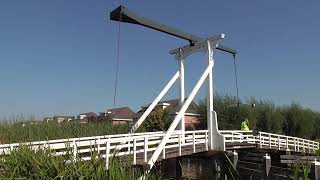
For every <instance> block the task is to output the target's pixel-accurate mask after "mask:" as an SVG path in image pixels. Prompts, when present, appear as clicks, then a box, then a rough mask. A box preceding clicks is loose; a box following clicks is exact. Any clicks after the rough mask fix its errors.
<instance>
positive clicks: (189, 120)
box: [134, 99, 200, 129]
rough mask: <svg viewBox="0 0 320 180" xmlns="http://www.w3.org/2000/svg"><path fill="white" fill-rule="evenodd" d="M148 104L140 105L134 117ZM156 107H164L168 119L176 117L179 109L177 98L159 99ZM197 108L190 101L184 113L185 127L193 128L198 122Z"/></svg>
mask: <svg viewBox="0 0 320 180" xmlns="http://www.w3.org/2000/svg"><path fill="white" fill-rule="evenodd" d="M149 106H150V104H149V105H146V106H142V107H141V109H140V110H139V111H138V112H137V113H136V115H135V118H134V119H135V120H138V119H139V118H140V117H141V116H142V114H143V113H144V112H145V111H146V110H147V108H148V107H149ZM156 108H161V109H166V110H167V111H168V115H169V118H168V121H172V120H173V119H174V118H175V117H176V115H177V114H178V113H179V110H180V105H179V99H171V100H165V101H160V102H159V103H158V104H157V105H156ZM197 109H198V105H197V104H196V103H195V102H194V101H192V102H191V104H190V106H189V107H188V109H187V110H186V112H185V114H184V115H185V128H186V129H195V128H196V127H197V125H198V124H199V116H200V115H199V114H198V113H197Z"/></svg>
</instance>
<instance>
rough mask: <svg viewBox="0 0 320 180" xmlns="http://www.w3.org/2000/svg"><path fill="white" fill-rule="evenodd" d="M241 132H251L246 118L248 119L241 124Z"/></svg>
mask: <svg viewBox="0 0 320 180" xmlns="http://www.w3.org/2000/svg"><path fill="white" fill-rule="evenodd" d="M241 130H242V131H250V129H249V120H248V118H246V119H245V120H244V121H243V122H242V123H241Z"/></svg>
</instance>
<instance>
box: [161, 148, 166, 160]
mask: <svg viewBox="0 0 320 180" xmlns="http://www.w3.org/2000/svg"><path fill="white" fill-rule="evenodd" d="M165 158H166V147H163V150H162V159H165Z"/></svg>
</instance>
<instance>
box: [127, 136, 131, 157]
mask: <svg viewBox="0 0 320 180" xmlns="http://www.w3.org/2000/svg"><path fill="white" fill-rule="evenodd" d="M130 137H131V136H130V134H129V136H128V138H129V140H128V152H129V153H130V146H131V144H130V142H131V138H130Z"/></svg>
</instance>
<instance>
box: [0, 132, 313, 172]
mask: <svg viewBox="0 0 320 180" xmlns="http://www.w3.org/2000/svg"><path fill="white" fill-rule="evenodd" d="M219 132H220V133H221V134H222V135H223V137H224V141H225V148H226V150H236V149H239V148H272V149H278V150H283V151H293V152H305V153H311V154H312V153H314V152H315V151H316V150H317V149H319V143H318V142H315V141H310V140H307V139H302V138H297V137H291V136H284V135H278V134H271V133H265V132H258V133H257V134H254V133H253V132H252V131H231V130H226V131H219ZM164 135H165V132H148V133H134V134H117V135H107V136H94V137H82V138H73V139H58V140H49V141H36V142H28V143H24V144H25V145H26V146H29V147H30V148H32V149H34V150H36V149H48V148H50V149H51V150H52V154H53V155H56V156H59V155H64V154H66V153H72V154H73V158H74V160H90V159H91V158H103V159H105V162H106V168H107V169H108V167H109V160H110V158H111V157H112V156H114V155H115V156H127V157H130V156H131V157H132V163H133V165H135V164H143V163H147V162H148V161H149V160H150V158H151V155H152V154H153V153H154V151H155V149H156V147H157V146H158V145H159V143H160V142H161V140H162V139H163V137H164ZM182 135H183V134H182V132H181V131H174V133H173V134H172V135H171V136H170V138H169V140H168V141H167V143H166V145H165V147H164V148H163V150H162V153H161V156H159V158H158V159H157V160H162V159H167V158H172V157H178V156H183V155H190V154H193V153H199V152H204V151H208V149H209V146H208V130H196V131H185V132H184V137H182ZM183 139H184V141H183ZM21 145H22V144H19V143H15V144H2V145H0V154H1V155H6V154H10V152H11V151H12V150H14V149H16V148H18V147H20V146H21ZM94 151H95V152H97V153H92V152H94ZM92 154H94V155H95V157H91V156H92Z"/></svg>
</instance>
